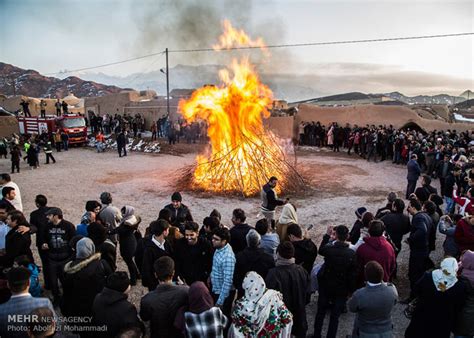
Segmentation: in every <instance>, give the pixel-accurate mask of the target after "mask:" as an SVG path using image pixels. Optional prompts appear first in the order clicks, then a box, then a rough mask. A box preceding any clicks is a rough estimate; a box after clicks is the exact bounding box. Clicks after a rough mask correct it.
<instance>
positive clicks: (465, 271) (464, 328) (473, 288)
mask: <svg viewBox="0 0 474 338" xmlns="http://www.w3.org/2000/svg"><path fill="white" fill-rule="evenodd" d="M459 268H460V270H461V274H460V280H462V281H463V282H464V284H465V285H466V290H467V297H466V302H465V303H464V306H463V307H462V310H461V311H460V312H459V314H458V316H457V318H456V325H455V328H454V330H453V332H454V337H455V338H461V337H472V336H474V320H472V319H473V318H474V251H470V250H467V251H465V252H464V254H463V255H462V257H461V262H460V264H459Z"/></svg>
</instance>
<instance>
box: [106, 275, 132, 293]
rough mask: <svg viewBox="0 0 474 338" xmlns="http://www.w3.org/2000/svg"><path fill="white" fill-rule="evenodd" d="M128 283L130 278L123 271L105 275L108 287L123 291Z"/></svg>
mask: <svg viewBox="0 0 474 338" xmlns="http://www.w3.org/2000/svg"><path fill="white" fill-rule="evenodd" d="M129 285H130V278H128V274H127V273H126V272H125V271H116V272H114V273H113V274H111V275H110V276H108V277H107V280H106V286H107V287H108V288H109V289H112V290H115V291H118V292H125V290H127V288H128V286H129Z"/></svg>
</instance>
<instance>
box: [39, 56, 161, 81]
mask: <svg viewBox="0 0 474 338" xmlns="http://www.w3.org/2000/svg"><path fill="white" fill-rule="evenodd" d="M164 53H165V52H164V51H163V52H156V53H152V54H147V55H142V56H137V57H135V58H131V59H126V60H121V61H116V62H110V63H104V64H102V65H98V66H92V67H86V68H78V69H73V70H66V71H63V72H56V73H48V74H43V75H45V76H49V75H58V74H67V73H74V72H80V71H83V70H91V69H96V68H102V67H108V66H114V65H119V64H121V63H126V62H131V61H136V60H141V59H145V58H149V57H152V56H156V55H161V54H164Z"/></svg>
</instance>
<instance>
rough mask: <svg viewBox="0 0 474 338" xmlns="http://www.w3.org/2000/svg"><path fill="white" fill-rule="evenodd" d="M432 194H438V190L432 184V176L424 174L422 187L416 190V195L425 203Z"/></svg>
mask: <svg viewBox="0 0 474 338" xmlns="http://www.w3.org/2000/svg"><path fill="white" fill-rule="evenodd" d="M431 194H438V191H437V190H436V188H435V187H433V186H432V185H431V176H429V175H423V178H422V180H421V187H419V188H417V189H416V190H415V195H416V197H418V199H419V200H420V202H421V203H424V202H426V201H427V200H428V199H429V198H430V195H431Z"/></svg>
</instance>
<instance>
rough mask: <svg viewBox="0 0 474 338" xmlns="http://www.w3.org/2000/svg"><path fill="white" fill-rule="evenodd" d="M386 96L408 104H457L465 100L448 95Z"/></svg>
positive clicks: (395, 94)
mask: <svg viewBox="0 0 474 338" xmlns="http://www.w3.org/2000/svg"><path fill="white" fill-rule="evenodd" d="M383 95H384V96H388V97H390V98H391V99H393V100H397V101H401V102H404V103H407V104H448V105H451V104H453V103H454V104H455V103H458V102H462V101H464V100H465V98H464V97H462V96H452V95H448V94H439V95H434V96H429V95H418V96H412V97H410V96H405V95H403V94H402V93H399V92H392V93H385V94H383Z"/></svg>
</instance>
